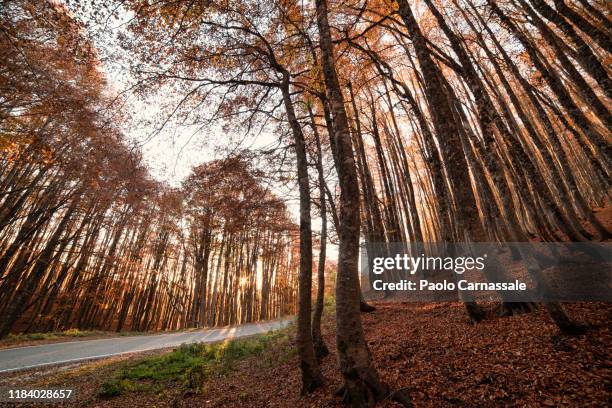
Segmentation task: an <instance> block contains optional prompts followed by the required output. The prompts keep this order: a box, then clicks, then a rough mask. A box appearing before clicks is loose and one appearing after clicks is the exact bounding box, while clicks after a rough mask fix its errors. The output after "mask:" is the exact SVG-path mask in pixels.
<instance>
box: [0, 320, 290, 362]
mask: <svg viewBox="0 0 612 408" xmlns="http://www.w3.org/2000/svg"><path fill="white" fill-rule="evenodd" d="M291 320H292V319H291V318H289V319H284V320H275V321H271V322H261V323H251V324H245V325H242V326H235V327H226V328H220V329H207V330H196V331H190V332H181V333H170V334H155V335H148V336H132V337H113V338H107V339H98V340H84V341H71V342H65V343H53V344H41V345H40V346H28V347H18V348H10V349H4V350H0V373H4V372H9V371H17V370H25V369H27V368H34V367H40V366H46V365H51V364H62V363H71V362H76V361H82V360H92V359H99V358H104V357H110V356H116V355H118V354H126V353H136V352H140V351H147V350H155V349H162V348H167V347H175V346H178V345H180V344H184V343H201V342H203V343H212V342H215V341H221V340H225V339H230V338H236V337H243V336H250V335H252V334H258V333H265V332H267V331H270V330H275V329H280V328H282V327H285V326H287V325H288V324H289V322H291Z"/></svg>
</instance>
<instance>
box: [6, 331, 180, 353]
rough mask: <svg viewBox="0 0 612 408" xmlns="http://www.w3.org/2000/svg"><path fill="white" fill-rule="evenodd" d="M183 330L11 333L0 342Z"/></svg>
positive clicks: (8, 344) (19, 343)
mask: <svg viewBox="0 0 612 408" xmlns="http://www.w3.org/2000/svg"><path fill="white" fill-rule="evenodd" d="M178 331H181V330H164V331H156V332H137V331H122V332H115V331H102V330H79V329H69V330H64V331H53V332H44V333H18V334H14V333H11V334H9V335H8V336H6V338H4V339H1V340H0V348H1V347H3V346H19V345H29V344H30V343H38V342H41V343H44V342H53V341H55V340H62V339H76V338H86V337H96V338H103V337H128V336H146V335H149V334H165V333H175V332H178Z"/></svg>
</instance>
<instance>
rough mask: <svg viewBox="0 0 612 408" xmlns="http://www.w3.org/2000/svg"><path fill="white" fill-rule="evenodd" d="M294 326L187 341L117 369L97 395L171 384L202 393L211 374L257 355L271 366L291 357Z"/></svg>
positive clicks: (222, 372)
mask: <svg viewBox="0 0 612 408" xmlns="http://www.w3.org/2000/svg"><path fill="white" fill-rule="evenodd" d="M294 337H295V325H294V324H291V325H289V326H288V327H286V328H284V329H281V330H276V331H273V332H269V333H265V334H258V335H254V336H250V337H246V338H240V339H233V340H227V341H224V342H221V343H209V344H205V343H196V344H185V345H181V346H179V347H178V348H176V349H174V350H173V351H171V352H170V353H167V354H163V355H160V356H150V357H145V358H142V359H139V360H137V361H135V362H133V363H130V364H129V365H128V366H125V367H123V368H121V369H119V370H117V371H115V372H114V373H113V374H112V375H111V378H109V379H108V380H107V381H105V382H104V383H102V385H101V387H100V389H99V391H98V394H97V395H98V397H99V398H103V399H107V398H112V397H116V396H119V395H122V394H125V393H128V392H146V393H155V394H160V393H163V392H164V390H165V389H166V388H167V384H168V383H174V384H181V385H183V386H184V388H186V389H187V390H190V391H193V392H201V391H202V390H203V385H204V383H205V381H206V379H207V378H209V377H210V376H218V375H226V374H228V373H230V372H231V371H232V370H233V369H234V367H235V365H236V363H237V362H239V361H241V360H243V359H245V358H247V357H252V356H258V357H260V358H261V359H262V361H264V362H265V363H266V365H269V366H272V365H273V364H275V363H282V362H284V361H287V360H288V359H290V358H292V357H293V356H294V355H295V353H296V350H295V347H294V346H293V344H292V339H293V338H294Z"/></svg>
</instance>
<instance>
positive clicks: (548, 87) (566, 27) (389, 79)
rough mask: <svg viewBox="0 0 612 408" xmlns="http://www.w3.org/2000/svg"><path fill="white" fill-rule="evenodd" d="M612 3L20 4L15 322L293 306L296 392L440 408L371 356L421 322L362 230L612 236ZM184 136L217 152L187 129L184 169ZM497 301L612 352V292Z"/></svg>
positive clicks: (105, 326) (459, 235)
mask: <svg viewBox="0 0 612 408" xmlns="http://www.w3.org/2000/svg"><path fill="white" fill-rule="evenodd" d="M611 13H612V5H611V4H610V3H609V2H607V1H606V0H394V1H392V0H313V1H296V0H265V1H262V0H236V1H227V0H203V1H193V0H158V1H150V0H105V1H77V0H40V1H35V0H0V339H2V338H6V337H7V336H12V335H16V334H20V333H21V334H23V333H26V334H27V333H44V332H57V331H65V330H70V329H75V330H99V331H112V332H117V333H120V332H128V331H129V332H157V331H164V332H165V331H175V330H186V329H201V328H211V327H222V326H234V325H241V324H246V323H254V322H260V321H267V320H273V319H279V318H282V317H286V316H293V315H296V316H297V317H296V327H295V337H294V347H295V350H296V356H295V359H294V360H292V361H293V366H292V367H293V368H294V370H296V372H299V384H296V387H295V388H297V389H293V390H292V392H293V394H295V395H296V396H298V397H299V396H302V397H301V398H309V395H310V396H312V395H319V394H317V393H320V392H321V389H324V390H325V392H326V393H327V395H326V397H325V398H328V399H329V398H331V399H332V401H334V402H333V404H345V405H348V406H352V407H370V406H374V405H377V404H382V405H384V406H387V405H385V404H396V405H397V406H412V405H413V404H415V405H417V406H436V405H437V404H433V405H428V404H426V403H423V401H421V402H420V403H419V401H420V400H419V397H418V396H416V397H415V395H416V392H417V391H415V390H414V388H412V389H409V388H406V387H402V386H401V385H400V383H398V381H399V380H397V381H396V380H389V379H388V378H387V377H389V376H390V374H389V373H388V372H387V371H386V369H385V368H384V367H383V365H384V362H380V358H379V362H377V360H376V356H378V355H379V354H378V353H379V351H377V352H376V353H373V352H372V351H371V349H372V347H374V348H375V349H376V346H373V344H376V341H371V340H369V339H370V338H371V337H370V331H368V325H370V326H371V327H375V325H376V324H381V323H373V322H374V321H375V320H376V319H379V320H378V321H379V322H382V321H383V320H384V319H387V318H388V319H389V321H390V322H394V324H396V325H397V324H399V323H397V320H396V316H397V315H396V314H397V313H400V312H399V311H400V310H405V311H406V312H405V314H404V316H405V318H404V321H405V324H406V325H408V326H410V325H411V313H412V312H411V310H412V309H410V308H411V307H413V306H407V305H404V304H403V303H397V304H395V305H393V306H388V305H385V304H379V303H377V302H371V301H370V300H368V299H364V297H363V295H362V294H361V284H360V268H361V267H362V266H363V265H360V256H361V252H362V251H363V245H364V244H368V243H378V244H380V243H388V244H391V243H403V244H407V245H412V244H414V243H428V242H447V243H466V242H467V243H469V242H476V243H478V242H493V243H506V242H510V243H512V242H515V243H528V242H541V243H558V242H572V243H585V244H587V243H593V242H596V243H599V244H600V245H603V247H605V248H610V247H606V246H605V245H606V244H607V243H608V242H610V240H611V238H612V236H611V228H612V218H611V217H612V213H611V212H610V210H609V208H610V181H611V172H612V162H611V161H612V156H611V152H612V150H611V143H610V142H611V137H612V134H611V129H612V113H611V112H612V79H611V78H612V69H611V62H612V16H611ZM143 129H144V131H143ZM177 132H178V133H179V134H180V133H181V132H183V134H184V133H191V132H193V135H195V138H196V139H199V140H203V141H204V142H205V143H207V144H208V145H209V146H213V147H207V148H201V147H198V146H199V145H196V144H193V143H192V144H189V145H186V146H187V147H186V149H187V150H190V151H191V152H190V153H191V154H195V155H196V156H197V157H198V160H197V163H195V164H194V165H191V164H185V163H187V160H184V162H185V163H183V164H182V166H183V167H184V168H185V171H184V173H185V177H181V178H180V179H179V180H178V181H176V180H170V178H169V177H166V178H164V177H165V176H164V173H163V172H162V173H160V172H155V171H153V170H152V167H151V162H152V161H154V160H155V157H154V156H152V153H151V150H150V149H149V150H147V148H146V147H145V144H146V143H144V144H142V143H140V142H141V141H142V140H143V139H146V140H147V142H148V141H149V140H153V139H156V140H160V139H161V138H163V137H164V135H166V137H170V138H172V134H174V135H176V134H177ZM168 135H170V136H168ZM190 140H191V139H190ZM198 149H199V150H198ZM153 154H154V155H157V156H168V155H169V154H170V153H169V150H167V149H166V150H165V148H164V147H163V145H162V148H160V149H157V150H155V151H154V153H153ZM176 160H177V162H181V157H180V156H179V157H178V158H177V159H176ZM160 174H161V175H160ZM609 253H610V252H608V254H609ZM520 255H521V256H523V258H525V259H526V260H527V256H526V255H525V254H524V253H522V252H521V254H520ZM529 262H531V264H530V265H533V263H535V264H537V263H538V259H537V258H533V259H532V258H531V257H529ZM606 265H607V266H608V273H609V274H612V270H610V268H609V267H610V263H609V259H608V263H607V264H606ZM607 289H608V290H609V289H610V288H609V287H608V288H607ZM326 302H332V303H333V305H334V308H333V310H334V312H333V313H331V314H330V313H328V312H327V311H326V310H327V309H326V308H325V304H326ZM493 303H494V304H490V303H482V302H479V301H476V300H475V299H471V298H469V297H464V296H461V299H460V301H459V302H457V305H460V309H459V310H462V313H461V314H459V315H460V316H462V317H458V318H455V322H454V324H458V325H463V326H464V327H481V328H482V327H488V326H483V325H486V324H495V325H496V326H495V327H496V330H498V328H499V330H507V331H510V330H513V327H515V323H513V322H515V321H516V320H512V319H523V318H524V319H530V320H529V322H530V324H533V327H535V328H537V330H539V329H540V328H542V327H544V326H546V325H549V326H550V327H552V328H554V333H555V334H554V336H564V337H562V338H568V339H575V338H578V339H583V338H584V336H587V337H589V336H593V338H597V339H599V340H598V341H599V343H597V344H598V346H597V347H599V348H602V349H609V347H610V345H611V344H610V340H611V338H610V336H609V331H608V329H609V327H610V326H609V324H610V316H612V315H611V314H610V310H611V309H610V307H609V303H605V302H604V303H601V304H591V305H590V306H589V305H586V306H585V305H580V306H576V305H569V304H565V303H564V302H560V301H547V302H543V303H542V304H538V303H535V302H514V301H507V300H505V299H504V298H503V296H502V297H500V298H499V299H497V302H493ZM426 306H427V305H423V307H426ZM430 306H431V307H432V308H433V309H435V308H437V307H438V306H436V305H430ZM389 307H392V308H393V309H388V308H389ZM440 307H442V306H440ZM444 307H451V306H448V305H446V306H444ZM577 307H584V308H585V309H584V310H588V311H587V312H584V313H579V314H577V313H575V312H574V313H572V311H576V310H577V309H576V308H577ZM402 308H404V309H402ZM433 309H432V310H433ZM428 310H429V309H428ZM436 310H438V309H436ZM440 310H441V312H436V313H440V314H443V315H444V316H445V317H444V318H441V319H446V318H448V316H454V317H456V316H457V314H456V313H455V310H456V309H452V310H451V309H449V311H447V312H445V313H443V312H444V310H446V309H440ZM492 310H494V312H493V311H492ZM581 310H582V309H581ZM596 312H597V313H602V314H604V315H605V316H606V317H605V318H604V320H603V323H601V322H600V323H598V324H600V326H597V325H595V324H594V323H593V322H589V321H588V316H591V313H596ZM385 313H387V314H385ZM329 319H331V320H329ZM381 319H383V320H381ZM431 319H433V317H432V318H431ZM330 321H331V322H332V323H329V322H330ZM414 321H418V319H417V318H415V319H414ZM445 321H446V320H445ZM491 321H493V323H491ZM328 323H329V324H328ZM591 323H593V324H591ZM389 324H391V323H389ZM432 324H433V323H432ZM479 325H480V326H479ZM549 326H546V327H549ZM606 326H607V327H608V328H605V327H606ZM376 327H378V326H376ZM329 330H331V332H329ZM470 330H472V329H470ZM475 330H478V329H475ZM482 330H485V329H482ZM537 330H536V331H537ZM542 330H544V329H542ZM330 333H332V334H330ZM547 333H548V332H547ZM593 333H595V334H593ZM330 336H331V337H332V338H333V341H331V342H330V340H329V339H330ZM372 336H375V334H372ZM372 338H374V337H372ZM556 338H557V337H555V339H556ZM404 340H405V341H406V342H410V340H409V339H404ZM555 341H556V340H555ZM563 341H574V340H563ZM576 341H582V340H576ZM572 344H573V343H572ZM580 344H582V346H580V345H578V346H576V347H577V348H580V347H583V349H584V347H587V346H584V344H583V343H580ZM432 347H433V346H432ZM374 354H376V356H375V355H374ZM333 356H335V360H333V361H332V362H331V363H330V362H329V361H330V360H329V359H330V358H332V359H333ZM449 358H452V357H449ZM609 358H610V355H609V354H607V355H605V354H604V356H603V357H602V359H603V360H605V359H608V361H609ZM326 361H327V363H326ZM383 361H386V360H384V359H383ZM329 367H332V368H329ZM330 370H331V371H333V372H334V374H330ZM601 372H603V373H604V374H602V377H603V378H599V377H598V378H599V379H596V380H593V381H595V384H596V386H595V387H596V388H597V387H603V386H604V383H607V385H608V386H609V384H610V380H611V378H612V374H611V372H610V370H609V366H608V368H607V369H602V371H601ZM330 375H331V376H334V375H337V376H338V381H336V382H334V381H332V382H333V383H334V385H337V386H338V387H337V389H336V390H331V391H330V390H329V388H327V387H328V385H329V377H330ZM405 380H408V381H409V380H410V379H409V378H407V379H405ZM326 383H327V384H326ZM543 387H544V386H543ZM598 389H600V388H598ZM602 392H603V391H602ZM313 393H314V394H313ZM329 394H331V395H329ZM604 394H605V393H604ZM598 395H599V394H598ZM607 396H608V397H610V394H609V389H608V393H607ZM311 398H323V397H320V396H316V397H311ZM597 398H599V397H597ZM579 400H580V398H578V399H577V400H573V401H574V402H573V403H568V404H563V403H561V402H560V401H555V402H553V403H552V405H551V406H572V405H575V404H576V403H577V402H576V401H579ZM309 401H310V402H308V403H305V404H306V405H305V406H327V405H325V404H324V403H322V402H321V400H320V399H317V400H309ZM317 401H318V402H317ZM326 401H327V400H326ZM547 401H548V400H547ZM506 402H507V401H506ZM447 403H448V404H449V406H456V405H455V404H454V403H453V402H452V401H451V402H448V401H447ZM598 403H599V404H601V405H599V406H605V402H604V401H603V400H598V401H594V403H593V406H598ZM277 404H278V406H284V405H283V402H282V401H281V402H279V403H277ZM309 404H310V405H309ZM330 404H332V403H330ZM333 404H332V405H330V406H333ZM487 404H489V405H487ZM505 404H506V403H502V402H500V401H496V402H495V401H489V402H488V403H476V402H474V401H471V402H467V405H463V406H498V405H505ZM196 405H197V403H196ZM246 405H249V404H246ZM272 405H273V404H270V406H272ZM396 405H393V406H396ZM458 405H461V404H458ZM544 405H549V404H544V403H543V402H542V401H536V402H534V403H533V405H530V404H528V403H526V405H524V406H544ZM253 406H255V405H253ZM275 406H276V405H275ZM389 406H391V405H389ZM437 406H442V405H437Z"/></svg>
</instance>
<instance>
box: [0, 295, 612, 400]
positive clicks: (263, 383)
mask: <svg viewBox="0 0 612 408" xmlns="http://www.w3.org/2000/svg"><path fill="white" fill-rule="evenodd" d="M376 306H377V310H376V311H374V312H373V313H368V314H364V315H363V324H364V329H365V333H366V338H367V341H368V344H369V347H370V351H371V353H372V358H373V361H374V362H375V365H376V367H377V369H378V371H379V373H380V376H381V378H382V379H383V380H384V381H386V382H387V383H388V384H389V385H390V386H391V387H392V388H393V389H400V388H402V389H406V390H407V391H408V392H409V393H410V395H411V396H412V398H413V402H414V404H415V406H417V407H457V406H469V407H473V406H482V407H493V406H500V405H503V406H521V407H523V406H528V407H532V406H534V407H535V406H581V407H587V406H601V407H603V406H606V405H607V402H609V401H610V398H611V396H612V394H611V389H612V347H610V346H611V345H612V333H611V330H610V329H611V325H610V321H612V305H611V304H604V303H588V304H587V303H575V304H568V305H567V309H568V312H569V313H570V315H571V316H573V317H574V318H576V319H578V320H580V321H582V322H586V323H588V324H590V325H591V329H590V330H589V332H588V333H587V334H585V335H582V336H577V337H568V336H563V335H560V334H559V332H558V329H557V328H556V326H555V325H554V324H553V323H552V322H551V321H550V319H549V318H548V316H547V315H546V312H545V311H544V309H543V308H541V307H540V308H538V309H537V310H536V311H535V312H533V313H529V314H523V315H518V316H513V317H504V318H501V317H497V316H496V314H495V312H494V310H493V308H490V310H489V318H488V319H487V320H486V321H484V322H481V323H478V324H469V323H468V322H467V320H466V317H465V311H464V309H463V307H462V306H461V305H460V304H458V303H457V304H454V303H439V304H377V305H376ZM294 330H295V329H294V328H293V327H291V328H289V329H285V330H283V331H279V332H277V333H275V334H271V335H264V336H263V338H264V339H265V341H264V342H262V341H261V340H259V339H260V338H261V336H260V337H259V338H254V341H251V342H250V343H249V344H248V345H247V346H245V344H244V340H238V342H242V343H236V344H237V345H236V346H233V347H232V346H230V347H229V348H231V349H233V352H232V353H227V352H226V357H227V356H230V357H231V360H232V361H231V364H225V363H223V366H224V368H223V369H208V368H207V369H206V370H203V371H201V372H197V371H195V370H193V367H194V365H193V362H192V360H191V359H189V360H188V362H187V363H186V364H185V365H181V364H182V363H181V362H182V361H185V360H181V358H182V357H181V356H183V354H182V353H185V352H189V350H186V351H185V350H183V351H180V350H179V352H178V354H177V351H174V352H172V353H168V351H166V352H165V353H166V354H164V353H163V352H159V351H158V352H151V353H148V354H146V355H145V356H143V355H139V356H137V357H133V356H132V357H129V356H128V357H119V358H115V359H111V360H105V361H98V362H94V363H90V364H86V365H81V366H78V367H68V368H66V369H64V370H63V371H62V372H57V371H54V372H50V371H46V372H45V371H42V372H40V373H38V374H32V373H31V374H29V375H26V376H25V377H24V376H23V375H22V376H21V377H19V376H18V377H15V379H14V380H11V382H12V384H11V385H19V386H20V387H30V388H31V387H38V388H40V387H76V388H77V390H76V395H77V400H76V401H75V402H73V403H71V404H70V405H76V406H92V407H93V406H95V407H125V406H132V407H151V406H156V407H163V406H168V407H171V406H172V407H174V406H185V407H201V406H205V407H339V406H341V401H340V399H339V398H338V397H336V396H334V393H335V391H336V390H337V389H338V388H339V387H340V385H341V377H340V373H339V371H338V368H337V361H336V355H335V332H334V331H335V325H334V321H333V315H332V313H330V311H329V310H328V313H327V317H326V319H325V320H324V324H323V333H324V337H325V341H326V343H327V345H328V347H329V348H330V351H331V353H330V355H328V356H327V357H325V358H324V359H323V361H322V370H323V374H324V376H325V379H326V382H325V385H324V386H323V387H322V388H320V389H318V390H317V391H315V392H314V393H313V394H311V395H308V396H305V397H300V395H299V389H300V372H299V363H298V358H297V356H296V354H295V347H294V346H295V345H294V340H293V338H294V336H293V334H294ZM227 348H228V346H227V344H225V345H222V346H219V347H216V348H207V349H206V350H205V352H204V353H203V352H202V350H199V351H198V353H200V354H199V355H203V354H206V355H207V356H209V355H214V356H216V357H214V358H218V353H219V351H222V350H224V349H227ZM202 353H203V354H202ZM211 353H212V354H211ZM164 356H166V357H164ZM168 356H169V357H168ZM177 362H178V363H177ZM160 365H161V366H166V365H171V368H169V369H168V373H171V374H172V375H166V374H167V373H166V374H164V373H162V372H161V371H160V370H159V367H160ZM207 367H208V366H207ZM181 370H182V371H181ZM17 379H19V380H17ZM1 383H2V381H0V384H1ZM194 383H197V384H198V385H196V386H194ZM3 385H6V382H4V384H3ZM12 406H14V405H12ZM381 406H394V404H393V403H391V402H385V403H383V404H381Z"/></svg>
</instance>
